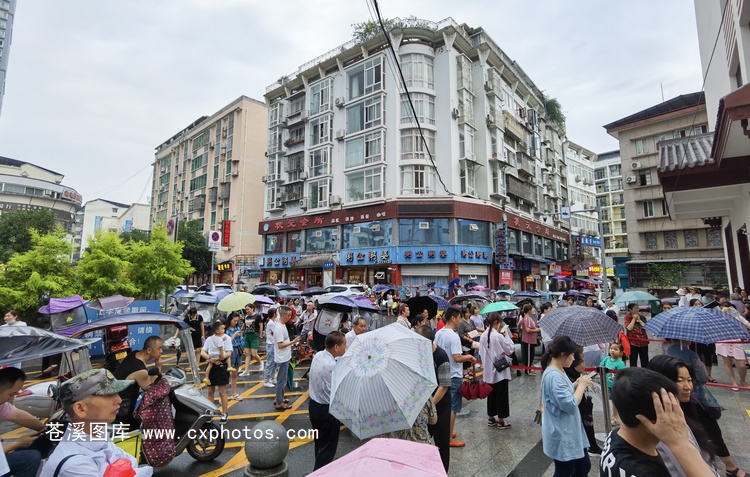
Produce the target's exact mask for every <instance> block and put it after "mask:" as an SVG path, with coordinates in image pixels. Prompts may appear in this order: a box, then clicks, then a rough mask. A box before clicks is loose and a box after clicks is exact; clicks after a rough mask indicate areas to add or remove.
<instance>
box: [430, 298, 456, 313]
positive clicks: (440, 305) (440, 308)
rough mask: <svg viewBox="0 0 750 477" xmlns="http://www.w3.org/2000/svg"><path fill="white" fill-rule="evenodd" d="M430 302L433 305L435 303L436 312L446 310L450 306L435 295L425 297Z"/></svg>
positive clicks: (443, 299)
mask: <svg viewBox="0 0 750 477" xmlns="http://www.w3.org/2000/svg"><path fill="white" fill-rule="evenodd" d="M427 296H428V297H429V298H430V299H431V300H433V301H434V302H435V303H437V306H438V307H437V309H438V311H443V310H447V309H448V308H449V307H450V306H451V304H450V303H449V302H448V300H446V299H445V298H443V297H441V296H437V295H427Z"/></svg>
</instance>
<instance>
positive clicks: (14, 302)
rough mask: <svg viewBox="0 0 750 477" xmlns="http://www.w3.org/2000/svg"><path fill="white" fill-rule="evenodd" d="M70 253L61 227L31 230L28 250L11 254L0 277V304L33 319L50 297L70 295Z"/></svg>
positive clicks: (69, 246)
mask: <svg viewBox="0 0 750 477" xmlns="http://www.w3.org/2000/svg"><path fill="white" fill-rule="evenodd" d="M71 252H72V247H71V245H70V243H69V242H68V241H66V240H65V232H64V231H63V230H62V228H60V227H58V228H55V229H53V230H52V231H51V232H50V233H48V234H46V235H40V234H39V233H38V232H37V231H36V230H34V229H32V230H31V231H30V250H29V251H28V252H25V253H16V254H14V255H13V256H12V257H11V258H10V260H8V263H7V265H6V267H5V274H4V275H2V276H0V306H2V307H3V308H4V309H8V308H14V309H16V310H17V311H18V312H19V313H20V314H21V315H22V316H23V317H24V318H25V319H32V318H34V317H36V316H37V308H39V307H40V306H43V305H44V304H46V303H47V301H48V300H49V298H50V297H53V296H54V297H64V296H70V295H72V294H73V293H74V289H73V283H72V280H71V274H72V266H71V264H70V254H71ZM31 321H34V320H33V319H32V320H31Z"/></svg>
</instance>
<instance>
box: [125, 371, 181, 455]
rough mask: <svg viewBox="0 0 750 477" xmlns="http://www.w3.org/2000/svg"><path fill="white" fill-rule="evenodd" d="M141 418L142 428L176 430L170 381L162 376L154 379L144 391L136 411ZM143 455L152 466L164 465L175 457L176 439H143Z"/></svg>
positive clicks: (165, 430)
mask: <svg viewBox="0 0 750 477" xmlns="http://www.w3.org/2000/svg"><path fill="white" fill-rule="evenodd" d="M135 415H136V417H138V418H140V419H141V422H142V423H141V430H143V429H163V430H164V431H163V432H165V433H167V432H169V430H170V429H171V430H172V431H174V419H173V418H172V403H171V402H169V383H168V382H167V381H166V380H165V379H162V378H159V379H157V380H156V381H154V382H153V383H152V384H151V385H150V386H149V387H148V388H147V389H146V392H144V393H143V400H142V401H141V404H140V406H139V407H138V409H137V410H136V412H135ZM143 455H144V456H145V457H146V462H147V463H148V465H150V466H152V467H163V466H165V465H167V464H169V463H170V462H172V459H174V455H175V442H174V439H168V438H167V439H164V438H160V439H158V438H154V437H151V438H149V439H145V438H144V439H143Z"/></svg>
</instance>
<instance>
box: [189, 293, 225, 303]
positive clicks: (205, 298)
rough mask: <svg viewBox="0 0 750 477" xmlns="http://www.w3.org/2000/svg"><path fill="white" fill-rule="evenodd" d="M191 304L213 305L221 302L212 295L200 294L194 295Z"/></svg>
mask: <svg viewBox="0 0 750 477" xmlns="http://www.w3.org/2000/svg"><path fill="white" fill-rule="evenodd" d="M190 301H191V302H193V303H205V304H208V305H215V304H217V303H219V302H220V301H221V298H219V297H218V296H216V295H214V294H213V293H200V294H198V295H195V296H194V297H193V299H192V300H190Z"/></svg>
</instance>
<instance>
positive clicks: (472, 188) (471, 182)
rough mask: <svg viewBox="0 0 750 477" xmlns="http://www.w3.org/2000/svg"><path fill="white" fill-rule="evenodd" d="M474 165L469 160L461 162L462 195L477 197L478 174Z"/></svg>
mask: <svg viewBox="0 0 750 477" xmlns="http://www.w3.org/2000/svg"><path fill="white" fill-rule="evenodd" d="M474 164H475V163H473V162H471V161H468V160H462V161H461V172H460V178H461V193H462V194H465V195H471V196H475V195H476V194H477V188H476V174H475V171H474Z"/></svg>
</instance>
